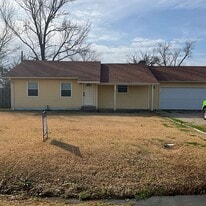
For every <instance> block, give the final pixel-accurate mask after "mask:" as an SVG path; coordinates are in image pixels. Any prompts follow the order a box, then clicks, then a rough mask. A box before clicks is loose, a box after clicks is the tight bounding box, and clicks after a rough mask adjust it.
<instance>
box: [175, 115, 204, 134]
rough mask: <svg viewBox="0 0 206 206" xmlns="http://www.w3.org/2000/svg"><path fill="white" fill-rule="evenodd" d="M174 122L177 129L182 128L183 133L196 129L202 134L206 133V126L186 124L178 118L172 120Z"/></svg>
mask: <svg viewBox="0 0 206 206" xmlns="http://www.w3.org/2000/svg"><path fill="white" fill-rule="evenodd" d="M172 120H173V121H174V122H175V123H176V127H177V128H180V129H181V130H183V131H188V130H189V128H194V129H197V130H200V131H202V132H206V127H205V126H201V125H195V124H191V123H188V122H184V121H182V120H179V119H176V118H172Z"/></svg>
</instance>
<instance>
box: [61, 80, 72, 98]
mask: <svg viewBox="0 0 206 206" xmlns="http://www.w3.org/2000/svg"><path fill="white" fill-rule="evenodd" d="M62 84H70V91H71V92H70V93H71V95H70V96H62ZM68 91H69V90H68ZM60 98H72V83H71V82H60Z"/></svg>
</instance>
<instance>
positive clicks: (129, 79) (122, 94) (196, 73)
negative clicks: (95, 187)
mask: <svg viewBox="0 0 206 206" xmlns="http://www.w3.org/2000/svg"><path fill="white" fill-rule="evenodd" d="M7 78H10V80H11V108H12V109H15V110H26V109H29V110H44V109H51V110H80V109H99V110H114V111H116V110H121V109H125V110H129V109H135V110H139V109H144V110H154V109H201V101H202V99H204V98H206V68H203V67H181V68H179V67H178V68H165V67H156V68H155V67H152V68H150V67H147V66H146V65H143V64H101V63H100V62H66V61H61V62H52V61H24V62H22V63H21V64H19V65H17V66H16V67H14V68H13V69H12V70H11V71H10V72H8V73H7ZM193 94H194V95H193Z"/></svg>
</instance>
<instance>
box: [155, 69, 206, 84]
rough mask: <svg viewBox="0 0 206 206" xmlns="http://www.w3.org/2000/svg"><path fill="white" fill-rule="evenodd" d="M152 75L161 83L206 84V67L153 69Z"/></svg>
mask: <svg viewBox="0 0 206 206" xmlns="http://www.w3.org/2000/svg"><path fill="white" fill-rule="evenodd" d="M151 71H152V73H153V74H154V76H155V77H156V79H157V80H158V81H160V82H205V81H206V67H201V66H181V67H163V66H162V67H153V68H151Z"/></svg>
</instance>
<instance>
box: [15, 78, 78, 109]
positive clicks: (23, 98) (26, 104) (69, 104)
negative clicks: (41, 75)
mask: <svg viewBox="0 0 206 206" xmlns="http://www.w3.org/2000/svg"><path fill="white" fill-rule="evenodd" d="M29 81H35V82H38V83H39V95H38V96H37V97H31V96H28V88H27V87H28V80H26V79H13V80H12V109H45V108H47V105H48V107H49V109H80V108H81V106H82V85H81V84H78V83H77V80H68V79H65V80H39V79H32V80H29ZM61 82H69V83H71V85H72V86H71V87H72V95H71V97H61V94H60V92H61V91H60V83H61Z"/></svg>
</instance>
